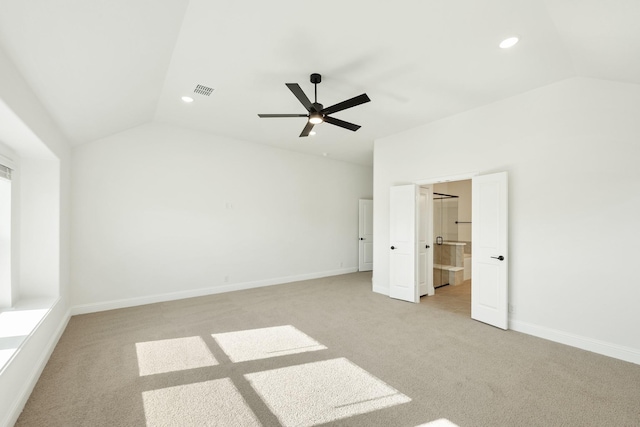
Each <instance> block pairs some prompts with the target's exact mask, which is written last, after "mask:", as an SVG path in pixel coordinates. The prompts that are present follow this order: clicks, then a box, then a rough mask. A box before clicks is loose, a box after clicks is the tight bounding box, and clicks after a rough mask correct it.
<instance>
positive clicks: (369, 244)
mask: <svg viewBox="0 0 640 427" xmlns="http://www.w3.org/2000/svg"><path fill="white" fill-rule="evenodd" d="M358 211H359V221H358V229H359V233H360V241H359V243H358V270H359V271H371V270H373V200H364V199H360V201H359V209H358Z"/></svg>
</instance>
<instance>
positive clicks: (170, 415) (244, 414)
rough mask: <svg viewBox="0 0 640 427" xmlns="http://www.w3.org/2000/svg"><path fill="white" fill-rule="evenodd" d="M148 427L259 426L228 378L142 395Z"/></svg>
mask: <svg viewBox="0 0 640 427" xmlns="http://www.w3.org/2000/svg"><path fill="white" fill-rule="evenodd" d="M142 401H143V405H144V414H145V417H146V420H147V426H149V427H151V426H198V427H201V426H220V427H229V426H247V427H252V426H260V425H261V424H260V422H259V421H258V419H257V418H256V416H255V415H254V413H253V412H252V411H251V409H250V408H249V406H247V403H246V402H245V400H244V398H243V397H242V395H241V394H240V392H239V391H238V389H237V388H236V387H235V386H234V385H233V383H232V382H231V380H230V379H229V378H223V379H220V380H213V381H205V382H201V383H195V384H186V385H181V386H176V387H168V388H162V389H159V390H151V391H145V392H143V393H142Z"/></svg>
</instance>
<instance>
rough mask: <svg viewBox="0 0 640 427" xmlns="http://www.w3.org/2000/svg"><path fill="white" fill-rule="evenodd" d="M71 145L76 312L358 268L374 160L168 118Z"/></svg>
mask: <svg viewBox="0 0 640 427" xmlns="http://www.w3.org/2000/svg"><path fill="white" fill-rule="evenodd" d="M72 157H73V160H72V163H73V166H72V175H73V185H72V200H73V203H72V220H73V228H72V242H73V244H72V248H73V251H72V283H73V292H72V295H73V304H74V305H75V306H79V307H78V312H84V311H95V310H100V309H105V308H111V307H116V306H126V305H133V304H140V303H146V302H151V301H156V300H164V299H170V298H180V297H186V296H191V295H198V294H206V293H213V292H221V291H226V290H233V289H240V288H245V287H252V286H259V285H267V284H274V283H279V282H283V281H288V280H295V279H303V278H307V277H316V276H317V277H319V276H325V275H331V274H340V273H344V272H349V271H355V270H356V269H357V265H358V199H360V198H367V197H371V196H372V170H371V168H368V167H362V166H357V165H352V164H348V163H344V162H339V161H335V160H331V159H330V158H321V157H314V156H309V155H304V154H299V153H294V152H290V151H285V150H281V149H276V148H272V147H267V146H262V145H258V144H250V143H246V142H241V141H238V140H232V139H228V138H223V137H215V136H212V135H208V134H204V133H199V132H194V131H189V130H186V129H180V128H175V127H169V126H167V125H160V124H149V125H144V126H141V127H138V128H134V129H131V130H129V131H126V132H123V133H120V134H117V135H114V136H111V137H108V138H105V139H102V140H99V141H94V142H92V143H89V144H85V145H82V146H80V147H77V148H75V149H74V150H73V156H72Z"/></svg>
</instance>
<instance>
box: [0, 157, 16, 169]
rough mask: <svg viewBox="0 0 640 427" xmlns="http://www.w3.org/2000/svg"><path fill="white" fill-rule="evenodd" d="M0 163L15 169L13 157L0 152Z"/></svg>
mask: <svg viewBox="0 0 640 427" xmlns="http://www.w3.org/2000/svg"><path fill="white" fill-rule="evenodd" d="M0 164H2V165H4V166H6V167H8V168H9V169H12V170H15V163H14V161H13V159H11V158H9V157H7V156H4V155H2V154H0Z"/></svg>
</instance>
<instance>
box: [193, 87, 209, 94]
mask: <svg viewBox="0 0 640 427" xmlns="http://www.w3.org/2000/svg"><path fill="white" fill-rule="evenodd" d="M193 91H194V92H195V93H197V94H199V95H204V96H209V95H211V92H213V88H211V87H207V86H203V85H198V86H196V88H195V89H194V90H193Z"/></svg>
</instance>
